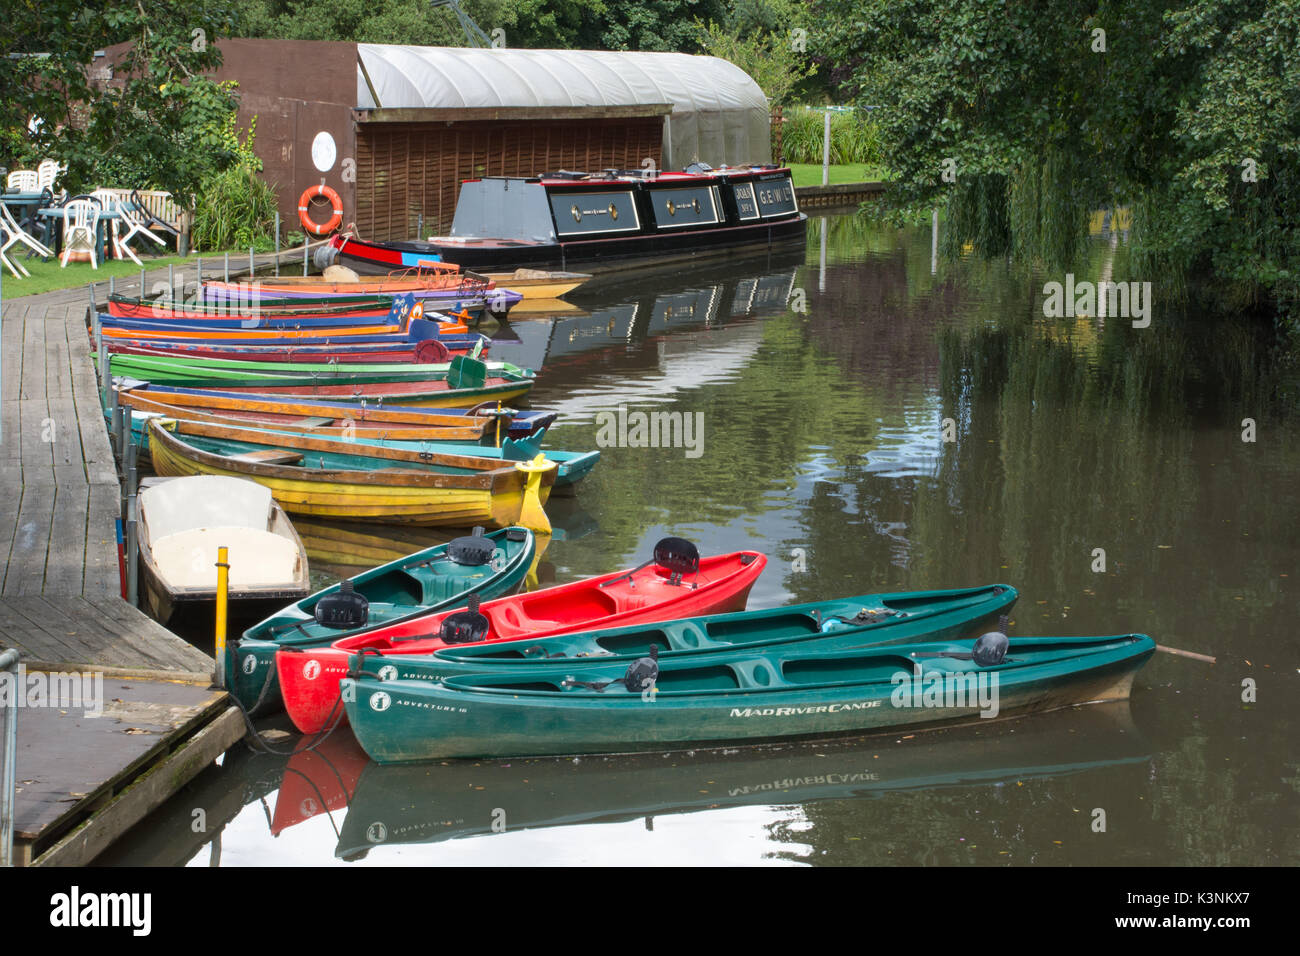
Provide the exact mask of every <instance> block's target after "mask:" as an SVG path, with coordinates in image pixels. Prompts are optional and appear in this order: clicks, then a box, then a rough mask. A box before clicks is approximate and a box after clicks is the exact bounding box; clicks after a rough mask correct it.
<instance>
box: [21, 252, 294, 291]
mask: <svg viewBox="0 0 1300 956" xmlns="http://www.w3.org/2000/svg"><path fill="white" fill-rule="evenodd" d="M16 249H17V247H15V250H16ZM15 250H11V251H10V252H9V253H6V255H10V256H12V255H13V254H14V251H15ZM19 255H20V256H21V255H22V254H21V253H19ZM201 258H202V259H203V271H204V272H208V273H209V274H210V273H211V270H212V269H214V268H218V267H219V266H220V264H221V263H222V262H223V261H224V258H225V253H224V252H205V253H203V255H202V256H201ZM17 261H19V262H21V263H22V265H23V267H24V268H25V269H26V270H27V271H28V272H30V273H31V277H30V278H23V279H15V278H14V275H13V273H12V272H10V271H9V270H8V269H7V268H6V269H4V297H5V300H6V301H8V300H10V299H16V298H18V297H20V296H24V295H38V294H39V293H42V292H53V291H55V290H56V289H71V288H73V287H74V286H79V285H89V284H90V283H92V282H107V281H108V280H109V279H110V278H112V277H116V278H117V279H118V280H119V283H120V284H122V285H124V287H122V288H120V289H119V291H122V292H124V293H127V290H128V289H129V290H130V292H129V293H127V294H130V295H134V294H135V289H136V283H137V282H138V280H139V278H140V266H137V265H136V264H135V263H134V262H132V261H131V260H130V259H109V260H108V261H107V262H101V263H100V264H99V268H98V269H92V268H91V267H90V263H89V262H69V263H68V267H67V268H66V269H63V268H60V266H59V260H58V259H51V260H50V261H49V262H43V261H41V260H40V259H24V258H19V259H18V260H17ZM140 261H141V262H143V263H144V268H146V269H148V270H150V271H151V272H152V271H154V270H157V269H166V268H167V267H168V266H169V265H175V266H176V267H177V269H183V270H184V271H185V272H186V273H188V274H189V280H190V281H191V282H192V281H193V279H194V276H193V273H194V271H195V270H196V269H197V268H198V263H197V261H196V258H195V256H193V255H189V256H175V255H173V256H158V257H156V258H151V257H149V256H140ZM238 267H242V268H244V269H247V268H248V250H247V249H244V250H242V251H239V250H232V251H231V253H230V268H231V271H232V272H233V271H234V270H235V269H236V268H238ZM0 268H3V267H0ZM286 268H287V266H286ZM155 278H157V277H156V276H155ZM123 280H125V282H124V283H123Z"/></svg>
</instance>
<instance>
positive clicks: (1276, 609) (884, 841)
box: [106, 214, 1300, 866]
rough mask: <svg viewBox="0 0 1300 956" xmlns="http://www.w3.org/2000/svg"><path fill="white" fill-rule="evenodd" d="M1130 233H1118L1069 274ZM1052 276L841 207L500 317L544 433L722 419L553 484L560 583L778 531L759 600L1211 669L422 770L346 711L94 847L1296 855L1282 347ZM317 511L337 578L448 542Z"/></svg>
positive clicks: (546, 575)
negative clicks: (1042, 700)
mask: <svg viewBox="0 0 1300 956" xmlns="http://www.w3.org/2000/svg"><path fill="white" fill-rule="evenodd" d="M823 235H825V240H826V241H825V243H824V247H825V254H824V255H825V258H824V260H823V242H822V238H823ZM1125 256H1126V249H1125V247H1124V245H1123V244H1122V243H1121V244H1119V245H1118V246H1117V247H1115V246H1112V245H1111V244H1110V243H1107V242H1106V241H1104V240H1099V241H1098V242H1097V243H1096V246H1095V249H1094V250H1093V255H1092V257H1091V258H1090V260H1089V261H1088V262H1086V263H1081V264H1080V265H1079V266H1078V267H1077V268H1076V270H1075V272H1076V273H1077V274H1078V276H1079V277H1080V278H1084V277H1088V278H1092V279H1096V278H1097V277H1098V275H1100V274H1102V271H1103V270H1108V269H1111V268H1114V269H1116V270H1117V272H1119V271H1122V268H1123V265H1124V259H1125ZM823 261H824V262H825V265H824V267H823V266H822V262H823ZM1053 278H1055V279H1062V278H1063V277H1059V276H1047V277H1044V276H1032V275H1027V274H1024V273H1021V272H1017V271H1015V270H1012V269H1009V268H1008V267H1006V266H1005V265H1003V264H992V265H990V264H985V263H982V262H974V261H961V262H957V263H940V264H939V266H938V271H937V274H932V273H931V263H930V236H929V233H928V231H921V230H916V231H902V232H899V231H895V230H892V229H887V228H883V227H878V226H874V225H871V224H870V223H868V222H865V221H864V220H862V219H861V218H860V217H858V216H856V215H853V214H843V215H832V216H829V217H821V218H818V217H815V218H814V219H813V220H812V222H811V224H810V230H809V240H808V245H807V248H806V250H801V251H799V252H797V253H795V254H787V255H785V256H784V257H782V256H774V257H768V256H764V257H760V258H758V259H756V260H745V261H740V262H733V263H729V264H725V265H716V266H711V267H704V268H700V269H696V270H691V271H680V272H676V273H669V274H666V275H660V276H656V277H649V278H642V279H638V280H636V281H634V282H629V281H627V280H620V281H618V282H615V283H607V284H606V285H605V286H604V287H603V288H602V287H596V288H592V289H589V290H583V291H582V292H581V293H579V294H578V295H576V296H573V297H572V298H574V299H575V302H576V303H577V304H579V305H580V306H581V307H582V309H583V310H585V314H583V313H578V314H574V315H569V316H561V317H545V318H544V317H535V318H527V317H518V318H515V319H513V320H512V321H511V323H510V324H509V326H507V327H504V328H502V329H500V330H499V331H498V334H497V336H496V337H495V341H494V344H493V356H494V357H496V358H503V359H508V360H511V361H517V362H520V363H522V364H527V365H533V366H538V365H544V371H543V372H542V375H541V376H540V378H539V383H538V385H537V387H536V388H535V390H534V393H533V396H532V400H531V401H532V404H533V405H534V406H535V407H547V408H554V409H557V410H559V411H560V412H562V416H561V420H562V422H563V423H564V424H563V425H562V426H557V427H556V428H555V429H554V431H553V435H552V441H553V444H554V445H555V446H557V447H564V448H573V449H587V448H592V447H595V446H596V437H597V430H598V428H597V419H596V416H597V413H599V412H602V411H615V410H617V409H618V408H619V406H620V405H624V406H626V407H627V409H628V410H629V411H671V412H681V413H684V414H689V415H694V414H695V413H697V412H699V413H703V423H704V431H703V441H702V444H701V445H700V446H699V448H698V451H699V454H698V457H694V455H695V451H693V450H692V449H689V448H683V447H677V448H607V449H603V450H602V455H603V458H602V461H601V463H600V465H599V466H598V467H597V469H596V470H595V472H593V474H592V475H591V477H590V478H589V479H587V481H586V482H584V484H583V485H582V486H580V490H579V492H578V494H577V496H576V497H574V498H571V499H563V500H558V501H557V500H553V501H552V503H551V505H549V506H548V512H549V513H550V514H551V516H552V520H553V521H554V522H555V525H556V529H557V530H556V534H555V536H554V539H553V540H552V541H551V543H550V545H549V547H548V549H547V550H546V552H545V555H544V556H543V559H542V564H541V566H540V578H541V583H542V584H551V583H563V582H567V581H571V580H574V579H576V578H580V577H585V576H588V575H593V574H598V573H603V572H605V571H609V570H612V569H615V568H619V567H625V566H630V565H633V564H636V563H639V562H640V561H642V560H644V559H645V558H646V557H647V556H648V555H649V552H650V549H651V548H652V546H653V544H654V542H655V541H656V540H658V539H659V538H660V537H663V536H664V535H667V534H679V535H683V536H686V537H689V538H691V539H693V540H694V541H696V542H697V543H698V544H699V546H700V548H701V551H703V552H718V551H730V550H736V549H741V548H754V549H758V550H762V551H764V552H766V553H767V554H768V555H769V557H770V560H771V563H770V564H769V566H768V569H767V571H766V572H765V573H764V575H763V577H762V578H761V579H760V580H759V582H758V584H757V586H756V587H755V588H754V590H753V592H752V595H751V598H750V605H749V606H750V607H751V608H762V607H770V606H775V605H779V604H783V603H787V602H793V601H811V600H816V599H820V598H825V597H831V596H841V595H850V594H859V593H865V592H871V591H881V590H907V589H928V588H951V587H959V586H965V585H975V584H982V583H988V582H995V581H1002V582H1007V583H1010V584H1013V585H1015V586H1016V587H1017V588H1018V589H1019V591H1020V595H1021V597H1020V602H1019V604H1018V605H1017V606H1016V608H1015V613H1014V615H1013V619H1012V627H1011V636H1012V642H1013V646H1014V641H1015V637H1016V635H1017V634H1021V635H1030V634H1061V635H1076V634H1109V633H1122V632H1130V631H1142V632H1145V633H1149V634H1151V635H1152V636H1153V637H1154V638H1155V639H1156V640H1157V642H1159V643H1161V644H1165V645H1172V646H1175V647H1180V648H1185V649H1188V650H1192V651H1197V652H1201V653H1207V654H1212V655H1216V656H1217V658H1218V662H1217V664H1213V665H1211V664H1206V663H1202V662H1199V661H1195V660H1189V659H1187V658H1182V657H1175V656H1170V655H1166V654H1157V655H1156V656H1155V657H1154V658H1153V659H1152V660H1151V662H1150V663H1149V664H1148V665H1147V666H1146V668H1145V669H1144V670H1143V671H1142V672H1141V673H1140V674H1139V675H1138V678H1137V681H1136V683H1135V686H1134V691H1133V699H1132V701H1131V703H1130V704H1118V705H1113V704H1108V705H1104V706H1093V707H1089V708H1079V709H1076V710H1072V711H1066V712H1058V713H1054V714H1049V715H1040V716H1037V717H1029V718H1024V719H1021V720H1012V721H992V722H983V725H980V724H981V722H979V721H976V726H970V727H964V728H954V729H948V730H942V731H936V732H928V733H918V734H915V735H911V734H909V735H907V736H903V735H899V734H893V735H885V736H878V737H872V738H862V739H857V740H839V741H834V742H827V743H819V744H803V745H797V746H781V747H770V748H746V749H736V750H728V751H723V752H717V751H714V752H698V753H684V754H671V755H662V754H654V755H645V756H640V757H636V758H610V759H602V758H598V757H597V758H591V757H587V758H582V759H581V760H513V761H510V760H505V761H483V762H472V761H466V762H459V763H436V764H430V765H420V766H413V767H379V766H377V765H373V764H369V763H368V761H367V759H366V757H365V755H364V753H362V752H361V751H360V750H359V748H357V746H356V744H355V742H354V741H353V740H352V738H351V735H350V734H349V733H348V732H347V731H346V730H344V731H341V732H339V733H337V734H335V735H334V737H332V738H330V739H329V740H328V741H326V743H325V744H324V745H322V746H321V747H320V748H318V749H317V750H316V751H314V752H311V753H303V754H298V755H296V756H294V757H292V758H289V757H276V756H270V755H255V754H252V753H251V752H249V751H248V750H247V749H246V748H244V747H242V746H241V747H240V748H238V749H236V750H235V751H232V752H231V753H229V754H227V755H226V756H225V758H224V759H223V761H222V763H221V765H220V766H218V767H214V768H212V769H210V770H208V771H206V772H205V773H204V774H202V775H201V776H200V777H199V778H197V779H196V780H195V782H194V783H193V784H191V785H190V786H189V787H187V788H186V789H185V790H184V791H182V792H181V793H180V794H179V795H178V796H177V797H175V798H174V799H173V800H172V801H171V802H170V803H169V804H167V805H166V806H165V807H164V808H163V809H161V810H160V811H159V812H158V813H156V814H155V815H154V816H153V817H151V818H150V819H149V820H148V821H146V823H145V824H143V825H142V826H141V827H139V828H137V830H136V831H135V832H134V833H132V834H131V835H130V836H129V837H128V839H127V840H125V841H123V843H122V844H120V845H119V846H118V847H117V848H115V850H114V851H113V853H112V854H111V855H110V856H109V857H108V858H106V861H107V862H116V863H166V864H188V865H193V866H206V865H209V864H210V863H213V862H220V863H221V864H224V865H239V864H258V865H275V864H311V865H315V864H324V863H330V862H345V861H346V862H352V863H359V862H361V861H364V862H367V863H379V864H390V865H409V864H502V863H561V864H567V863H575V864H576V863H620V862H624V863H723V864H726V863H742V864H743V863H832V864H872V865H874V864H966V863H977V864H993V865H999V864H1034V863H1047V864H1084V865H1088V864H1108V863H1113V864H1120V865H1145V864H1175V865H1190V866H1198V865H1223V864H1245V865H1251V864H1279V863H1280V864H1296V863H1300V826H1298V823H1300V756H1298V751H1300V747H1298V746H1297V737H1298V732H1300V696H1298V695H1300V653H1298V646H1300V639H1298V637H1297V631H1298V628H1297V618H1298V614H1300V598H1298V596H1297V585H1298V584H1300V561H1298V560H1297V558H1298V557H1300V533H1298V529H1300V482H1298V481H1297V476H1298V475H1300V442H1298V441H1297V438H1300V427H1297V416H1296V415H1295V413H1294V410H1295V408H1296V406H1297V387H1296V377H1295V374H1294V372H1293V371H1292V370H1290V369H1288V368H1285V367H1280V366H1279V364H1278V363H1277V362H1275V361H1274V360H1273V358H1272V357H1271V351H1270V343H1269V340H1268V337H1267V335H1266V334H1263V333H1261V332H1259V331H1258V330H1256V329H1255V328H1254V327H1253V326H1251V325H1249V324H1247V323H1245V322H1242V323H1236V322H1224V321H1222V320H1219V321H1216V322H1210V321H1208V320H1206V319H1205V318H1204V317H1201V316H1198V315H1196V314H1195V311H1194V309H1192V310H1189V309H1176V308H1174V307H1170V306H1163V307H1162V305H1161V300H1160V299H1159V297H1157V299H1156V305H1155V309H1154V312H1153V316H1152V323H1151V326H1150V327H1149V328H1146V329H1134V328H1133V327H1132V325H1131V323H1130V322H1129V321H1127V320H1124V319H1119V318H1115V317H1111V318H1106V319H1097V318H1091V317H1081V318H1068V319H1046V318H1043V316H1042V301H1043V297H1042V284H1043V282H1044V281H1045V280H1046V279H1053ZM802 301H806V304H807V311H806V312H799V311H792V310H791V309H790V307H789V305H795V306H797V305H799V304H800V303H801V302H802ZM945 419H951V420H952V423H951V425H950V431H951V432H953V436H952V437H955V439H956V440H955V441H950V442H945V441H944V440H943V438H944V424H943V422H944V420H945ZM1243 419H1251V420H1253V422H1254V428H1255V436H1254V437H1255V439H1256V440H1255V441H1253V442H1247V441H1243V440H1242V434H1243ZM300 530H301V531H303V537H304V539H305V540H307V542H308V545H309V548H311V549H312V561H313V566H314V568H315V571H316V575H317V578H318V580H321V581H324V580H327V579H328V578H329V577H330V576H332V575H334V574H338V573H346V570H347V568H346V567H342V566H343V565H346V564H347V563H348V562H349V561H352V562H353V563H358V564H366V565H371V564H375V563H379V562H380V561H384V560H389V559H390V558H392V557H396V556H398V555H400V554H403V553H406V552H408V551H411V550H415V549H416V548H418V547H423V546H425V545H426V544H427V543H428V536H427V535H425V534H424V533H422V532H419V531H414V530H412V531H395V530H391V529H390V530H387V531H386V530H384V529H380V528H374V527H372V528H361V529H345V528H340V527H330V526H314V525H309V524H308V523H306V522H304V523H301V524H300ZM1097 549H1102V550H1103V551H1104V561H1105V570H1104V571H1102V570H1094V568H1099V567H1100V563H1099V559H1100V558H1101V554H1100V553H1099V552H1098V551H1097ZM1252 689H1253V695H1252ZM1251 696H1253V697H1254V700H1243V697H1251ZM291 745H292V738H290V739H289V740H286V741H285V742H283V743H282V744H281V746H283V747H286V748H289V747H291ZM196 810H202V811H203V814H202V818H203V819H202V822H203V823H204V824H205V825H206V830H205V831H204V832H195V829H196V825H195V821H196V819H199V817H198V815H196V813H195V811H196ZM1103 819H1104V830H1099V824H1100V823H1101V822H1102V821H1103Z"/></svg>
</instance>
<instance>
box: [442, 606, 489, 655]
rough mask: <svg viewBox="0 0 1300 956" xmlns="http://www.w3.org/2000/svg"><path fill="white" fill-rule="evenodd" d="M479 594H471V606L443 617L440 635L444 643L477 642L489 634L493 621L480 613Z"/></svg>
mask: <svg viewBox="0 0 1300 956" xmlns="http://www.w3.org/2000/svg"><path fill="white" fill-rule="evenodd" d="M478 605H479V600H478V595H477V594H471V595H470V596H469V606H468V607H467V608H466V609H465V610H463V611H457V612H456V613H455V614H452V615H450V616H448V617H446V618H443V621H442V626H441V627H439V628H438V637H439V639H441V640H442V642H443V643H444V644H477V643H479V642H480V641H482V640H484V639H485V638H486V637H487V635H488V628H489V627H490V626H491V622H489V621H488V619H487V617H486V616H485V615H483V614H481V613H479V609H478Z"/></svg>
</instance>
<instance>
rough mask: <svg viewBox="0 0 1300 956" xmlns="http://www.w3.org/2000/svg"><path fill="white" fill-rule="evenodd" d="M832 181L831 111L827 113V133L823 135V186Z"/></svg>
mask: <svg viewBox="0 0 1300 956" xmlns="http://www.w3.org/2000/svg"><path fill="white" fill-rule="evenodd" d="M830 181H831V111H830V110H827V111H826V131H825V132H824V133H823V134H822V185H823V186H828V185H830Z"/></svg>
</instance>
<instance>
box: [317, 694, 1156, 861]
mask: <svg viewBox="0 0 1300 956" xmlns="http://www.w3.org/2000/svg"><path fill="white" fill-rule="evenodd" d="M982 723H983V724H987V722H981V721H979V720H976V721H975V724H976V726H968V727H956V728H949V729H944V730H933V731H928V732H925V733H919V734H917V735H916V736H915V737H912V738H910V739H901V740H900V739H899V738H898V736H897V735H896V734H889V735H881V736H875V737H865V738H864V737H860V738H854V739H851V740H839V741H822V742H819V743H817V744H797V745H790V746H778V747H753V748H745V749H743V750H740V751H731V752H727V751H718V750H714V751H697V752H694V753H678V754H673V755H672V757H671V758H666V757H665V756H664V755H662V754H645V755H636V756H625V757H594V758H585V759H583V760H580V761H576V762H575V761H572V760H555V759H541V760H514V761H507V762H504V763H502V762H497V761H485V762H483V763H471V762H467V761H453V762H451V763H448V764H445V765H435V766H433V767H430V766H428V765H423V766H384V765H381V764H376V763H371V764H369V765H368V766H367V767H366V768H365V770H364V772H363V773H362V774H361V779H360V781H359V783H358V784H357V787H356V792H355V794H354V795H353V798H352V803H351V805H350V806H349V807H348V814H347V818H346V819H345V820H344V821H343V826H342V831H341V835H340V838H339V844H338V849H337V850H336V855H337V856H340V857H344V858H355V857H358V856H362V855H364V854H365V853H366V851H368V850H370V849H371V848H373V847H375V846H378V845H380V844H385V843H401V844H406V843H435V842H439V841H442V840H452V839H459V838H462V837H467V836H473V835H476V834H488V833H493V832H497V831H500V829H501V827H502V826H504V827H505V828H506V829H507V830H520V829H530V828H534V827H552V826H564V825H571V824H579V823H594V822H602V823H617V822H623V821H627V820H634V819H636V818H638V817H643V816H651V815H655V816H657V815H662V814H670V813H683V812H690V811H693V810H701V809H713V808H717V807H735V806H743V805H759V806H763V805H788V804H795V803H805V802H808V801H815V800H828V799H849V798H854V797H872V796H882V795H884V794H888V793H894V792H898V791H904V790H935V789H948V788H962V787H975V786H980V785H986V784H990V783H996V782H1000V781H1020V780H1026V779H1031V778H1039V777H1057V776H1062V775H1066V774H1074V773H1080V772H1085V771H1089V770H1093V769H1097V768H1102V767H1113V766H1118V765H1122V764H1139V763H1143V762H1145V761H1146V760H1147V759H1148V757H1149V750H1150V748H1149V744H1148V743H1147V742H1146V741H1145V740H1144V739H1143V738H1142V736H1141V734H1140V733H1138V732H1137V730H1136V729H1135V728H1134V726H1133V724H1132V720H1131V718H1130V715H1129V706H1128V704H1127V702H1117V703H1113V704H1097V705H1093V706H1090V707H1084V708H1076V709H1072V710H1065V711H1060V712H1058V713H1054V714H1043V715H1039V716H1035V717H1033V718H1032V719H1022V720H1010V721H998V722H996V723H994V724H992V725H989V726H981V724H982ZM349 739H350V738H349ZM502 811H504V818H503V814H502ZM494 822H496V823H497V827H496V831H494V828H493V824H494Z"/></svg>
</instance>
